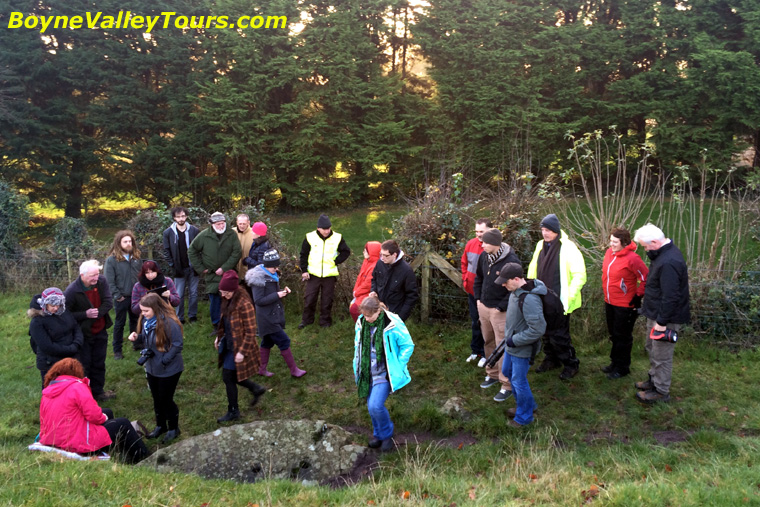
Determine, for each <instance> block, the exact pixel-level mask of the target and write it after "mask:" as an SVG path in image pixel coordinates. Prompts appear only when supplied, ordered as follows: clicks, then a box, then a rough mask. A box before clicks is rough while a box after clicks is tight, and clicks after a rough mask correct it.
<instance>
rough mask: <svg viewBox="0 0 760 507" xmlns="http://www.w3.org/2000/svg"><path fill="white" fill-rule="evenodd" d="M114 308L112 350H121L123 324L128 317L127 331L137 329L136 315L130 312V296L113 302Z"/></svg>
mask: <svg viewBox="0 0 760 507" xmlns="http://www.w3.org/2000/svg"><path fill="white" fill-rule="evenodd" d="M113 306H114V310H116V319H115V320H114V323H113V351H114V353H115V352H121V348H122V345H123V343H124V326H125V325H126V323H127V319H129V332H130V333H131V332H132V331H134V330H136V329H137V315H135V314H134V313H132V309H131V308H132V298H131V297H125V298H124V300H123V301H121V302H119V301H114V302H113Z"/></svg>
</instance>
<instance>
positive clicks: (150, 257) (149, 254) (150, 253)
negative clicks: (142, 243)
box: [148, 245, 155, 260]
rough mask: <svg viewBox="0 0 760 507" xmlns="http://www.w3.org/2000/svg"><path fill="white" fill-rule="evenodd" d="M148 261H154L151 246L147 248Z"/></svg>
mask: <svg viewBox="0 0 760 507" xmlns="http://www.w3.org/2000/svg"><path fill="white" fill-rule="evenodd" d="M148 259H150V260H155V259H154V258H153V245H150V246H149V247H148Z"/></svg>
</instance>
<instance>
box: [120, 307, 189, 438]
mask: <svg viewBox="0 0 760 507" xmlns="http://www.w3.org/2000/svg"><path fill="white" fill-rule="evenodd" d="M140 313H141V316H140V321H139V322H138V323H137V329H139V330H140V334H139V335H138V334H137V333H134V332H133V333H132V334H130V335H129V338H128V339H129V341H131V342H133V343H134V342H135V341H137V342H142V343H144V344H145V351H146V352H145V354H143V355H141V356H140V359H138V363H137V364H140V365H142V366H144V367H145V373H146V376H147V377H148V386H149V387H150V394H151V396H153V410H154V412H155V414H156V427H155V429H154V430H153V431H151V432H150V433H148V435H147V437H148V438H156V437H158V436H159V435H161V434H163V433H166V435H164V438H163V439H162V440H161V443H164V444H166V443H169V442H171V441H172V440H174V439H175V438H177V437H178V436H179V434H180V430H179V407H178V406H177V404H176V403H175V402H174V392H175V391H176V390H177V384H178V383H179V377H180V375H182V371H183V370H184V369H185V362H184V360H183V359H182V346H183V340H182V324H180V323H179V319H177V314H176V313H174V310H173V309H172V307H171V306H169V304H168V303H167V302H166V301H164V300H163V299H162V298H161V296H159V295H158V294H155V293H151V294H147V295H145V296H144V297H143V298H142V299H141V300H140Z"/></svg>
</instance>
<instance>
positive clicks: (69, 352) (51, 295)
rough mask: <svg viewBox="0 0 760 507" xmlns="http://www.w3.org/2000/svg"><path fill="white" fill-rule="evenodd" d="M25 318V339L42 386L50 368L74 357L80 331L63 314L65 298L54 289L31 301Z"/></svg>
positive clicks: (66, 312) (78, 345)
mask: <svg viewBox="0 0 760 507" xmlns="http://www.w3.org/2000/svg"><path fill="white" fill-rule="evenodd" d="M27 315H28V316H29V318H31V319H32V321H31V323H30V324H29V336H30V337H31V344H32V349H33V350H34V352H35V353H36V354H37V369H38V370H40V375H41V379H42V382H43V383H44V382H45V374H46V373H47V372H48V370H49V369H50V367H51V366H53V365H54V364H55V363H57V362H58V361H60V360H61V359H64V358H66V357H74V358H76V357H77V356H78V354H79V350H80V349H81V348H82V344H83V343H84V337H83V335H82V328H80V327H79V323H78V322H77V321H76V319H75V318H74V316H73V315H72V314H71V312H68V311H66V297H65V296H64V295H63V291H61V289H59V288H58V287H48V288H47V289H45V290H44V291H42V294H40V295H38V296H35V297H34V298H32V302H31V304H30V308H29V310H27Z"/></svg>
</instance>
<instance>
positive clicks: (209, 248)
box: [187, 225, 243, 294]
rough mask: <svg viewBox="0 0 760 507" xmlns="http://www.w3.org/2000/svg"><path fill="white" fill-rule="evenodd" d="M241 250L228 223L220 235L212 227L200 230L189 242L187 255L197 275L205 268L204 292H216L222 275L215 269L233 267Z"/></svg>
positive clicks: (225, 269)
mask: <svg viewBox="0 0 760 507" xmlns="http://www.w3.org/2000/svg"><path fill="white" fill-rule="evenodd" d="M242 252H243V251H242V250H241V248H240V241H238V239H237V234H235V231H234V230H233V229H232V228H231V227H230V226H229V225H228V226H227V230H226V231H224V233H223V234H221V235H219V234H217V233H216V231H214V228H213V227H209V228H208V229H205V230H203V231H201V232H200V233H199V234H198V235H197V236H196V237H195V239H194V240H193V242H192V243H190V248H189V249H188V251H187V256H188V258H189V259H190V264H192V265H193V269H194V270H195V271H196V272H197V273H198V274H199V275H202V274H203V271H204V270H206V274H205V279H206V293H207V294H216V293H217V292H219V282H221V281H222V277H221V276H220V275H217V274H216V273H215V271H216V270H217V269H219V268H222V271H229V270H230V269H235V267H236V266H237V263H238V261H239V260H240V257H241V255H242Z"/></svg>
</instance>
